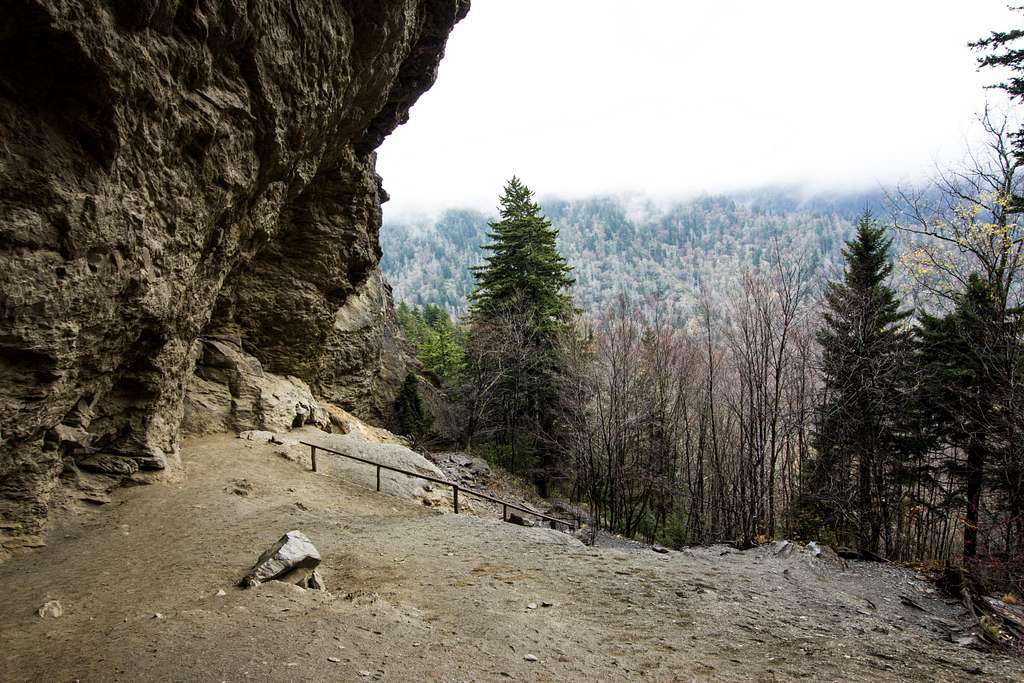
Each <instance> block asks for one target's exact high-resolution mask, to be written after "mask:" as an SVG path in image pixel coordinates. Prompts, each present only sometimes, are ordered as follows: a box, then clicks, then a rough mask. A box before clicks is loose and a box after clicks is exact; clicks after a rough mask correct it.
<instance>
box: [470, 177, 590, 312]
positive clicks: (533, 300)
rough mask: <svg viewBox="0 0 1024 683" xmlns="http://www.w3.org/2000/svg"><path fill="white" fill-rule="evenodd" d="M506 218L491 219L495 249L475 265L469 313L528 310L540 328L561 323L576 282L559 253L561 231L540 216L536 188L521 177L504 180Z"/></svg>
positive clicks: (489, 248)
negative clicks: (534, 193)
mask: <svg viewBox="0 0 1024 683" xmlns="http://www.w3.org/2000/svg"><path fill="white" fill-rule="evenodd" d="M499 203H500V205H501V206H500V210H499V211H500V216H501V220H499V221H496V222H494V223H491V224H490V226H491V232H490V233H488V235H487V237H488V238H489V239H490V240H491V243H490V244H486V245H484V247H483V248H484V249H486V250H487V251H489V252H491V254H490V256H487V257H486V258H485V259H484V261H485V263H484V265H482V266H477V267H475V268H473V274H474V276H476V288H475V289H474V290H473V293H472V294H470V297H469V299H470V315H471V316H472V317H473V318H474V319H477V320H481V319H483V320H489V319H492V318H493V317H494V316H495V315H496V314H500V313H503V312H504V311H506V310H508V308H509V307H512V308H515V309H517V310H521V311H523V312H526V313H528V314H529V315H530V316H531V317H532V318H533V319H534V320H533V322H534V324H536V325H537V326H540V327H550V326H557V325H560V324H562V323H564V322H565V320H566V319H567V318H568V316H569V315H570V314H571V312H572V297H570V296H569V295H568V294H567V293H566V290H567V289H568V288H569V287H571V286H572V284H573V282H574V281H575V280H574V279H573V278H572V277H571V276H570V274H569V273H570V272H571V270H572V269H571V268H570V267H569V266H568V264H567V263H566V262H565V259H564V258H562V255H561V254H559V253H558V246H557V240H558V231H557V230H556V229H555V228H554V227H552V225H551V221H549V220H548V219H547V218H545V217H544V216H543V214H541V211H540V205H538V204H537V203H536V202H535V201H533V192H532V191H531V190H530V188H528V187H527V186H526V185H524V184H523V182H522V181H521V180H519V178H517V177H515V176H512V179H511V180H509V181H508V182H507V183H506V184H505V191H504V193H503V194H502V196H501V198H500V199H499Z"/></svg>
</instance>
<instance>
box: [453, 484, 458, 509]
mask: <svg viewBox="0 0 1024 683" xmlns="http://www.w3.org/2000/svg"><path fill="white" fill-rule="evenodd" d="M452 501H453V502H454V504H455V514H459V485H458V484H452Z"/></svg>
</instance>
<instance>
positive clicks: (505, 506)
mask: <svg viewBox="0 0 1024 683" xmlns="http://www.w3.org/2000/svg"><path fill="white" fill-rule="evenodd" d="M299 443H301V444H302V445H304V446H309V449H310V453H309V454H310V460H311V461H312V467H313V471H314V472H316V471H317V468H316V452H317V451H323V452H325V453H330V454H332V455H340V456H341V457H343V458H348V459H349V460H355V461H356V462H361V463H364V464H366V465H372V466H373V467H376V468H377V490H378V491H380V471H381V470H382V469H383V470H388V471H389V472H397V473H398V474H404V475H406V476H407V477H416V478H417V479H424V480H426V481H429V482H431V483H434V484H440V485H441V486H451V487H452V502H453V507H454V508H455V513H456V514H458V512H459V492H460V491H462V492H463V493H467V494H469V495H471V496H476V497H477V498H482V499H484V500H489V501H491V502H492V503H497V504H498V505H501V507H502V512H501V517H502V519H503V520H507V519H508V509H509V508H512V509H513V510H519V511H520V512H525V513H526V514H528V515H533V516H535V517H540V518H541V519H544V520H547V521H549V522H551V525H552V526H551V528H552V529H554V528H555V526H554V525H556V524H563V525H565V526H566V527H568V528H569V529H573V530H575V529H576V523H575V522H568V521H566V520H564V519H558V518H557V517H551V516H549V515H545V514H544V513H542V512H537V511H536V510H531V509H530V508H526V507H523V506H522V505H517V504H515V503H510V502H508V501H507V500H501V499H500V498H495V497H494V496H491V495H488V494H486V493H481V492H480V491H474V490H473V489H467V488H465V487H462V486H459V485H458V484H456V483H454V482H450V481H447V480H446V479H438V478H437V477H431V476H429V475H426V474H420V473H419V472H411V471H409V470H403V469H402V468H400V467H392V466H391V465H385V464H384V463H380V462H375V461H373V460H368V459H367V458H360V457H359V456H358V455H350V454H348V453H342V452H341V451H336V450H334V449H333V448H325V447H324V446H320V445H318V444H315V443H310V442H309V441H299Z"/></svg>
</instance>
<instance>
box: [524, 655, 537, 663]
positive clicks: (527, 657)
mask: <svg viewBox="0 0 1024 683" xmlns="http://www.w3.org/2000/svg"><path fill="white" fill-rule="evenodd" d="M523 659H525V660H526V661H528V662H536V661H537V655H525V656H524V657H523Z"/></svg>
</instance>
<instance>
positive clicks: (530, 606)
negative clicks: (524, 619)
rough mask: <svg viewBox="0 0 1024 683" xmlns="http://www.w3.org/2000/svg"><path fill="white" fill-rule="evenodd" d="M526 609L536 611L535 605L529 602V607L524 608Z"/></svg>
mask: <svg viewBox="0 0 1024 683" xmlns="http://www.w3.org/2000/svg"><path fill="white" fill-rule="evenodd" d="M526 609H537V603H535V602H531V603H530V604H529V605H527V606H526Z"/></svg>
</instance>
